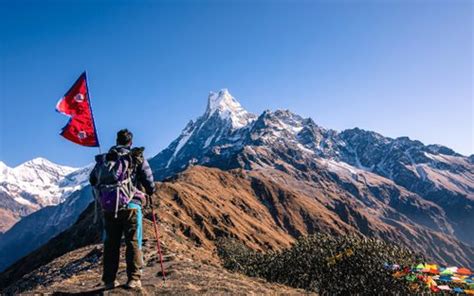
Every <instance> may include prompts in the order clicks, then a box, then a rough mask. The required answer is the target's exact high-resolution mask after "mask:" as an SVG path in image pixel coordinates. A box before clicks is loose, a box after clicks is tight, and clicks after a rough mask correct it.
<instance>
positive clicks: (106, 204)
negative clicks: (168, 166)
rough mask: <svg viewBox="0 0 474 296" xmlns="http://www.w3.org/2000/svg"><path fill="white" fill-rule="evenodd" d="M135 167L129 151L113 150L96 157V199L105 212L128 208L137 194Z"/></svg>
mask: <svg viewBox="0 0 474 296" xmlns="http://www.w3.org/2000/svg"><path fill="white" fill-rule="evenodd" d="M134 170H135V166H134V164H133V158H132V156H131V153H130V152H129V151H126V152H124V151H123V150H120V149H114V148H112V149H111V150H110V151H109V153H106V154H100V155H97V156H96V166H95V168H94V172H93V173H94V176H95V179H96V182H95V183H96V184H95V186H94V187H95V191H96V193H97V194H96V199H97V201H98V202H99V203H100V205H101V207H102V209H103V210H104V211H105V212H115V218H117V212H118V210H119V209H120V208H123V207H126V206H127V205H128V203H129V202H130V201H131V200H132V198H133V197H134V196H135V194H136V193H137V191H138V190H137V188H136V187H135V186H134V185H133V182H132V175H133V173H134Z"/></svg>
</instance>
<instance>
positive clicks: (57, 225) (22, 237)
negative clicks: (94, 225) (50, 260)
mask: <svg viewBox="0 0 474 296" xmlns="http://www.w3.org/2000/svg"><path fill="white" fill-rule="evenodd" d="M92 200H93V197H92V194H91V188H90V187H85V188H84V189H83V190H77V191H75V192H74V193H72V194H71V195H70V196H68V198H67V199H66V201H64V202H63V203H61V204H59V205H56V206H47V207H44V208H42V209H40V210H38V211H36V212H34V213H33V214H30V215H29V216H26V217H24V218H23V219H21V220H20V221H19V222H18V223H16V224H15V225H14V226H13V227H12V228H11V229H9V230H8V231H7V232H6V233H4V234H3V236H2V239H1V240H0V250H1V252H0V271H3V270H4V269H5V268H6V267H8V266H9V265H10V264H12V263H14V262H15V261H16V260H18V259H19V258H21V257H23V256H25V255H27V254H29V253H30V252H31V251H33V250H35V249H37V248H38V247H41V246H42V245H43V244H45V243H46V242H48V241H49V240H50V239H51V238H52V237H54V236H56V235H58V234H59V233H61V232H62V231H64V230H66V229H68V228H69V227H70V226H71V225H73V224H74V222H76V220H77V218H78V217H79V215H80V214H81V213H82V212H83V211H84V210H85V209H86V208H87V206H88V205H89V204H90V203H91V201H92Z"/></svg>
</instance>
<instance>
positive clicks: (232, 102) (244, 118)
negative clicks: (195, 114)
mask: <svg viewBox="0 0 474 296" xmlns="http://www.w3.org/2000/svg"><path fill="white" fill-rule="evenodd" d="M216 112H217V114H219V116H220V117H221V118H222V119H224V120H227V119H228V120H230V122H231V124H232V127H233V128H241V127H244V126H246V125H248V124H249V123H250V122H252V121H253V120H255V118H256V116H255V115H253V114H251V113H249V112H247V110H245V109H244V108H243V107H242V106H241V105H240V103H239V102H238V101H237V100H236V99H235V98H234V97H233V96H232V95H231V94H230V93H229V91H228V90H227V89H226V88H224V89H221V90H220V91H219V92H218V93H215V92H212V91H211V92H210V93H209V97H208V103H207V109H206V113H205V115H206V116H207V117H208V118H209V117H211V116H212V115H213V114H214V113H216Z"/></svg>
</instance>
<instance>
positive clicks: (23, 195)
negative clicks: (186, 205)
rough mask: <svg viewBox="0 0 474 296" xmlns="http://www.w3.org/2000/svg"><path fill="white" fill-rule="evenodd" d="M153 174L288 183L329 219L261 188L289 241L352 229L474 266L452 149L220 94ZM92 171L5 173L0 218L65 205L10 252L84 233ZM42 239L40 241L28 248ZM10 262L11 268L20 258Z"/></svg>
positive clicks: (37, 218)
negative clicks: (255, 110)
mask: <svg viewBox="0 0 474 296" xmlns="http://www.w3.org/2000/svg"><path fill="white" fill-rule="evenodd" d="M150 164H151V166H152V169H153V172H154V175H155V178H156V179H157V180H166V179H169V178H170V177H173V176H176V174H177V173H179V172H182V171H184V170H186V169H188V168H190V167H193V166H195V165H202V166H207V167H215V168H219V169H221V170H224V171H229V170H233V169H243V170H246V171H248V172H250V173H251V174H256V175H258V176H259V178H263V179H265V181H264V182H263V181H262V182H263V183H266V182H276V183H278V186H283V187H282V189H280V190H282V192H283V191H285V192H286V191H288V192H289V191H291V190H296V191H298V192H297V194H298V195H301V202H302V204H306V203H307V199H311V203H314V204H313V205H312V207H315V208H317V211H315V212H314V213H313V212H311V211H307V210H306V209H304V207H303V208H301V209H300V210H298V211H296V210H295V212H294V213H292V214H291V215H290V214H289V213H288V212H289V210H290V209H292V208H295V209H296V208H297V207H296V205H297V203H296V202H293V204H291V202H290V201H285V198H292V196H293V195H292V194H293V193H292V194H289V193H288V194H286V196H284V197H283V195H282V197H280V196H279V197H278V199H279V202H281V203H283V204H285V206H286V207H288V209H285V208H278V207H275V206H272V204H271V203H270V202H269V201H268V200H266V199H267V198H269V197H265V196H267V193H266V192H267V191H266V189H265V186H264V187H262V185H260V183H259V182H260V181H259V182H257V183H255V184H253V183H252V188H250V189H251V190H255V194H257V195H259V196H260V195H261V196H263V197H261V198H262V203H263V204H264V205H265V206H268V210H269V211H270V212H271V214H272V215H273V216H274V217H279V218H278V219H284V221H287V222H284V223H283V222H282V225H283V226H282V227H283V231H287V232H288V233H289V234H291V235H292V236H295V237H297V235H298V233H304V232H305V231H306V232H311V231H312V230H314V229H332V230H331V231H339V232H341V231H346V230H347V229H352V230H351V231H358V232H360V233H362V234H364V235H376V236H378V237H381V238H384V239H394V238H397V239H400V240H402V241H403V242H404V243H405V244H407V245H410V244H413V245H414V246H416V248H417V250H423V249H428V250H429V252H431V253H430V254H429V255H430V256H431V257H432V258H439V259H440V260H442V259H443V258H444V259H446V260H447V261H449V262H463V263H470V262H474V258H471V257H472V254H474V249H473V248H472V246H474V228H473V227H472V225H473V224H474V157H473V156H472V155H471V156H470V157H466V156H463V155H460V154H458V153H456V152H454V151H453V150H451V149H449V148H447V147H444V146H440V145H424V144H423V143H421V142H419V141H416V140H411V139H409V138H407V137H400V138H396V139H393V138H388V137H384V136H382V135H380V134H377V133H375V132H371V131H365V130H361V129H358V128H354V129H349V130H345V131H342V132H338V131H335V130H331V129H326V128H323V127H321V126H319V125H317V124H316V123H315V122H314V121H313V120H312V119H311V118H303V117H301V116H299V115H297V114H294V113H292V112H290V111H288V110H276V111H269V110H267V111H264V112H263V113H262V114H261V115H259V116H257V115H254V114H251V113H249V112H247V111H246V110H245V109H244V108H243V107H242V106H241V105H240V103H239V102H238V101H237V100H236V99H235V98H234V97H232V95H231V94H230V93H229V91H228V90H226V89H223V90H221V91H219V92H217V93H214V92H211V93H210V94H209V97H208V104H207V108H206V110H205V112H204V114H203V115H202V116H200V117H198V118H197V119H196V120H192V121H190V122H189V123H188V124H187V125H186V126H185V128H184V129H183V131H182V133H181V134H180V135H179V136H178V137H177V138H176V139H175V140H174V141H173V142H172V143H171V144H170V145H169V146H168V147H167V148H166V149H164V150H163V151H161V152H160V153H159V154H158V155H156V156H155V157H153V158H152V159H150ZM90 169H91V167H86V168H83V169H73V168H68V167H61V166H58V165H55V164H52V163H50V162H48V161H47V160H44V159H35V160H33V161H31V162H28V163H25V164H23V165H20V166H18V167H16V168H13V169H12V168H8V167H6V166H5V165H4V164H3V163H0V173H1V175H0V177H1V179H0V194H1V195H0V202H1V204H0V211H4V212H6V213H13V214H10V215H12V216H13V215H16V216H14V219H16V220H15V221H17V220H18V219H19V217H21V216H25V215H27V214H28V213H31V212H33V211H35V210H38V209H39V208H41V207H45V206H48V205H55V204H56V205H57V204H59V203H60V202H62V203H60V204H59V206H58V205H57V206H51V207H46V208H43V209H42V210H39V211H37V212H36V213H35V214H33V215H31V216H29V217H27V218H25V219H22V221H20V223H17V225H15V227H14V228H12V229H11V230H10V231H9V232H7V233H5V234H4V235H3V236H2V240H1V241H2V242H1V243H0V250H2V252H3V251H4V250H10V251H9V252H11V253H15V250H21V252H16V253H17V254H16V255H17V256H16V258H18V257H19V256H23V255H25V254H27V253H28V252H30V251H32V250H33V249H34V248H36V247H39V246H41V244H43V243H44V242H46V241H47V240H48V239H49V238H51V237H53V236H55V235H57V234H58V233H59V232H61V231H63V230H65V229H67V227H69V226H70V225H72V224H73V223H74V221H75V220H76V219H77V217H78V216H79V214H80V213H81V211H82V210H84V209H85V208H86V207H87V205H88V204H89V203H90V202H91V201H92V197H91V194H90V188H83V189H82V190H81V191H77V190H78V189H80V188H82V187H83V186H84V185H85V184H86V183H87V176H88V173H89V171H90ZM253 177H255V176H253ZM253 177H252V178H253ZM263 179H262V180H263ZM272 180H273V181H272ZM253 186H256V187H255V188H253ZM266 186H268V185H266ZM275 186H276V185H275ZM247 189H248V188H247ZM247 189H246V190H247ZM74 192H76V193H74ZM295 194H296V193H295ZM316 197H317V198H316ZM303 201H304V202H303ZM282 211H283V212H286V214H285V213H282ZM326 212H327V213H326ZM318 213H325V214H324V217H331V218H330V219H331V220H327V219H329V218H322V217H323V216H320V215H319V214H318ZM321 215H322V214H321ZM2 217H4V215H2ZM275 219H276V221H277V218H275ZM285 219H286V220H285ZM293 219H297V220H298V219H299V220H298V221H300V222H298V223H299V224H298V223H296V222H295V223H296V224H298V225H306V226H304V227H303V226H300V227H301V230H299V231H295V230H294V229H293V228H292V227H294V226H291V223H290V222H288V221H292V220H293ZM334 219H336V220H337V221H339V220H340V221H339V222H337V223H336V222H334V221H335V220H334ZM277 222H278V221H277ZM278 223H280V222H278ZM278 223H277V224H278ZM288 223H289V224H288ZM292 223H293V222H292ZM286 224H288V225H286ZM278 225H279V227H281V225H280V224H278ZM290 226H291V227H290ZM30 238H33V239H34V240H37V241H38V243H37V244H34V246H33V247H31V246H30V247H28V248H24V249H22V248H21V246H22V245H26V244H28V243H27V242H28V241H29V239H30ZM432 244H436V245H437V246H436V247H431V245H432ZM437 250H440V252H441V255H440V254H438V253H437ZM437 256H438V257H437ZM1 260H6V259H4V258H3V259H2V258H0V261H1ZM456 260H458V261H456ZM5 262H6V261H5ZM5 262H4V264H3V266H2V264H0V270H1V269H3V268H4V267H6V266H8V264H10V263H12V262H14V260H13V259H12V258H8V264H6V263H5Z"/></svg>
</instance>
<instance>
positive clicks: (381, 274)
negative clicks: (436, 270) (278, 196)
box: [217, 234, 425, 295]
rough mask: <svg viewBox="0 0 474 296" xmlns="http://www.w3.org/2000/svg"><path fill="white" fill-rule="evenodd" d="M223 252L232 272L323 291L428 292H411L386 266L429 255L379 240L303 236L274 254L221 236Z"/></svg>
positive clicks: (410, 262)
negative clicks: (421, 254)
mask: <svg viewBox="0 0 474 296" xmlns="http://www.w3.org/2000/svg"><path fill="white" fill-rule="evenodd" d="M217 251H218V254H219V256H220V258H221V259H222V262H223V264H224V267H225V268H227V269H229V270H232V271H237V272H241V273H244V274H246V275H249V276H254V277H261V278H264V279H266V280H268V281H271V282H277V283H281V284H285V285H288V286H292V287H295V288H303V289H306V290H308V291H314V292H317V293H319V294H320V295H348V294H351V295H353V294H363V295H393V294H399V295H408V294H417V293H421V292H422V291H421V290H415V291H414V290H410V289H409V288H408V285H407V283H406V282H405V281H403V280H398V279H396V278H394V277H393V276H392V272H391V271H390V270H387V269H386V268H385V265H384V264H385V263H388V264H399V265H402V266H411V265H414V264H417V263H419V262H425V260H424V258H423V257H421V256H420V255H417V254H415V253H413V252H412V251H411V250H409V249H407V248H402V247H399V246H397V245H395V244H388V243H385V242H383V241H381V240H379V239H375V238H366V237H362V236H356V235H349V236H332V235H328V234H315V235H311V236H307V237H302V238H300V239H299V240H298V241H297V242H296V243H295V244H294V245H293V246H292V247H291V248H288V249H285V250H283V251H279V252H269V253H259V252H255V251H252V250H251V249H249V248H247V247H245V246H244V245H243V244H241V243H240V242H238V241H235V240H231V239H221V240H219V241H218V243H217Z"/></svg>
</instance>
